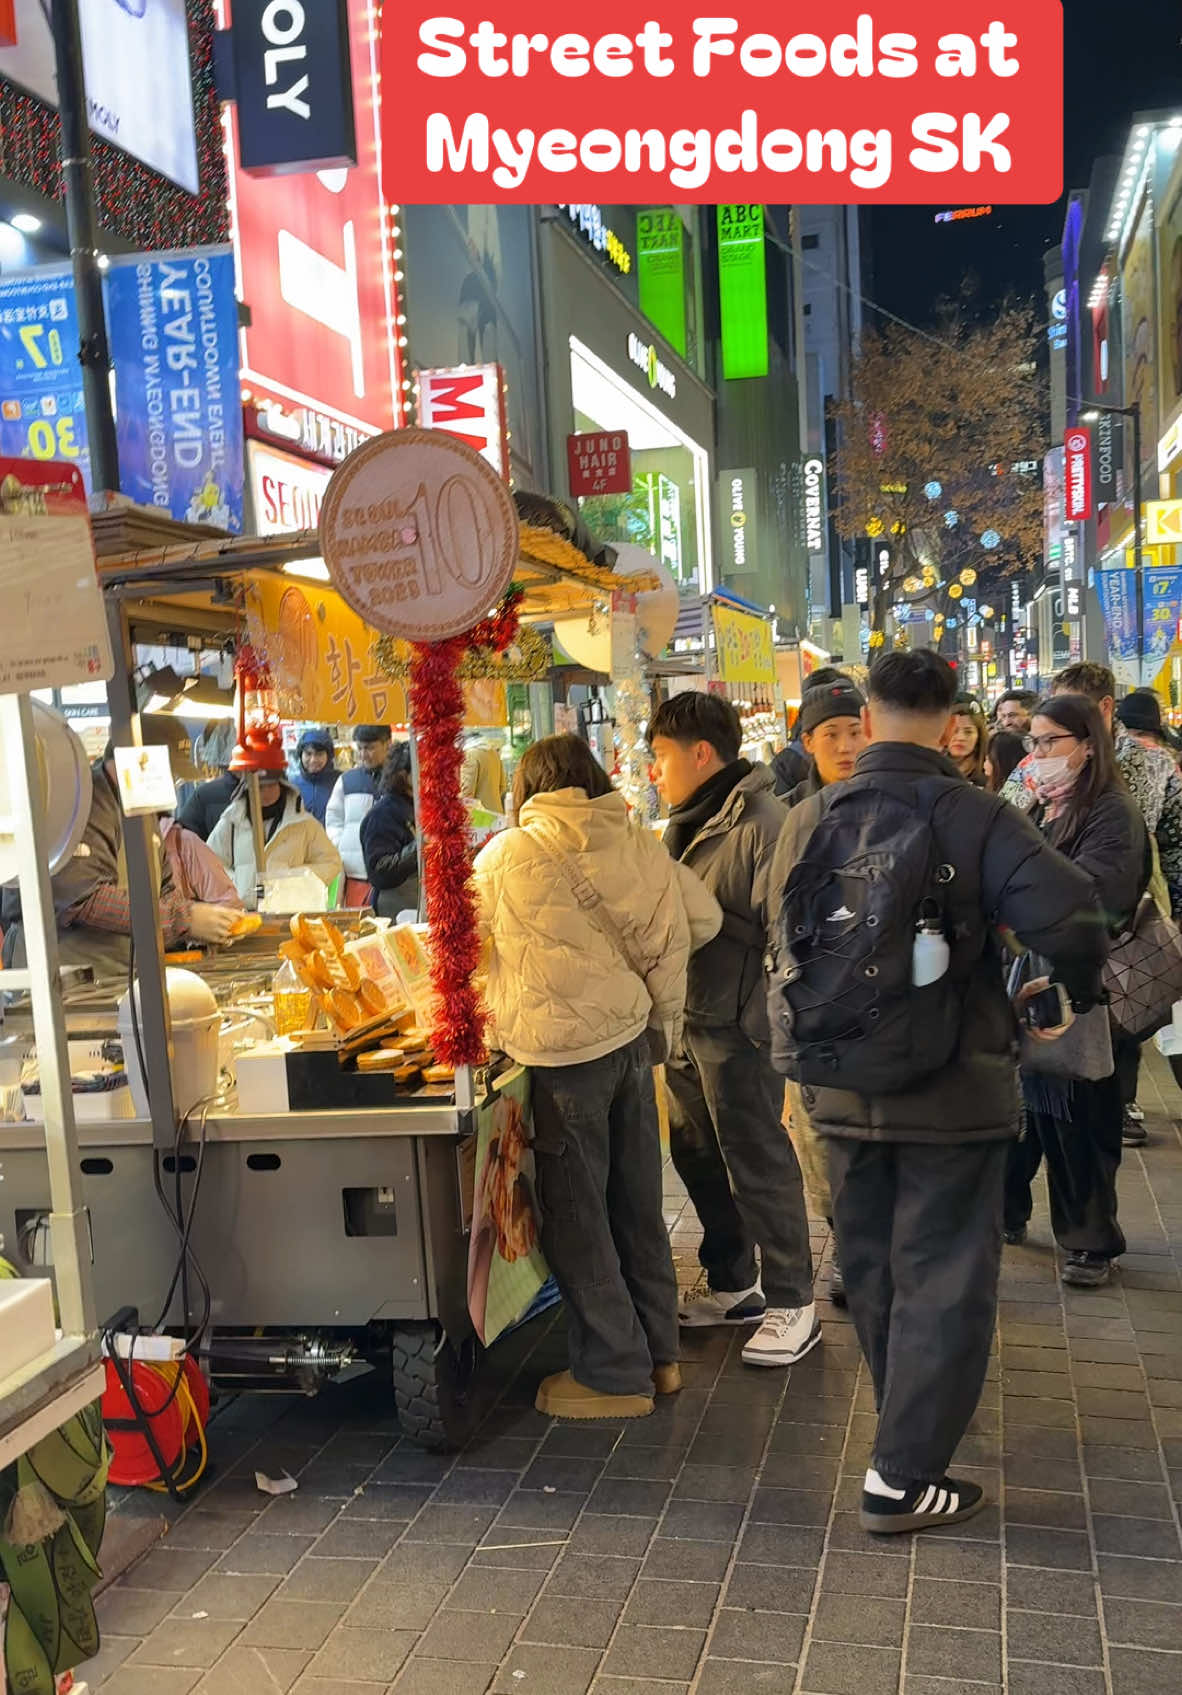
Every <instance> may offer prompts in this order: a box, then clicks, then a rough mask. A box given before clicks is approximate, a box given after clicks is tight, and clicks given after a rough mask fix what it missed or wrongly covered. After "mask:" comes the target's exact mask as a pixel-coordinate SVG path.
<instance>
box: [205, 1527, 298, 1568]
mask: <svg viewBox="0 0 1182 1695" xmlns="http://www.w3.org/2000/svg"><path fill="white" fill-rule="evenodd" d="M315 1542H316V1538H315V1537H314V1536H268V1535H267V1534H266V1533H265V1532H264V1531H261V1530H251V1531H248V1532H247V1534H246V1535H245V1536H240V1537H239V1539H238V1541H237V1542H235V1543H234V1545H233V1547H232V1548H229V1549H227V1551H226V1552H225V1553H224V1554H223V1555H222V1557H221V1559H220V1560H219V1561H218V1563H217V1567H216V1570H217V1571H218V1572H220V1573H232V1574H233V1573H237V1574H239V1575H241V1576H249V1575H251V1574H254V1575H257V1576H263V1577H286V1575H287V1573H288V1572H289V1571H290V1570H291V1569H292V1567H293V1566H294V1565H296V1564H297V1563H298V1561H300V1560H301V1559H302V1558H303V1557H304V1555H305V1554H306V1553H307V1552H308V1551H309V1549H310V1548H312V1547H313V1546H314V1545H315Z"/></svg>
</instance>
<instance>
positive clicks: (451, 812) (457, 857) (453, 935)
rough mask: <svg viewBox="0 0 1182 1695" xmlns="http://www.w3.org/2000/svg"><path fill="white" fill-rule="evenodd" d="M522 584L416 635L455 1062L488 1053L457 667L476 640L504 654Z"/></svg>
mask: <svg viewBox="0 0 1182 1695" xmlns="http://www.w3.org/2000/svg"><path fill="white" fill-rule="evenodd" d="M521 600H522V594H521V590H520V589H512V590H510V592H509V594H508V595H507V596H506V598H505V600H504V601H503V602H502V604H501V605H500V606H499V607H498V608H497V610H496V612H494V613H493V614H492V616H491V617H489V618H484V619H482V620H481V621H480V623H479V624H477V625H476V626H475V628H474V629H471V630H469V631H468V632H467V634H466V635H462V636H453V637H452V639H451V640H450V641H444V642H415V643H414V647H413V655H412V658H411V665H410V679H409V680H410V712H411V723H412V724H413V725H414V730H415V735H416V738H417V740H418V747H419V819H418V822H419V828H420V831H421V832H422V842H423V877H424V885H425V889H426V897H427V923H428V925H429V926H430V932H431V982H432V985H433V987H434V989H435V992H436V994H437V995H438V997H439V1020H438V1025H437V1028H436V1029H435V1030H434V1032H433V1033H432V1034H433V1040H434V1045H435V1054H436V1057H437V1058H438V1059H439V1060H440V1061H441V1062H442V1063H443V1064H444V1065H451V1066H458V1065H476V1064H478V1063H479V1061H480V1060H481V1059H482V1058H483V1057H484V1051H485V1050H484V1018H483V1014H482V1011H481V1007H480V1000H479V996H478V995H477V993H476V991H475V989H474V988H473V986H472V978H473V975H474V973H475V971H476V968H477V965H478V964H479V961H480V938H479V936H478V934H477V928H476V903H475V900H474V898H473V894H472V846H471V840H470V837H469V834H468V809H467V807H466V806H465V805H464V802H463V799H462V798H461V795H460V766H461V763H462V752H461V749H460V734H461V731H462V730H463V727H464V690H463V685H462V684H461V682H460V680H459V677H458V676H457V674H456V673H457V667H458V665H459V662H460V659H461V658H462V656H463V654H464V653H465V651H466V650H467V649H468V648H470V647H483V648H491V649H492V650H493V651H494V652H495V653H504V652H505V650H506V648H508V647H509V646H510V645H511V643H512V641H513V638H514V637H515V636H516V634H517V628H518V613H519V608H520V606H521Z"/></svg>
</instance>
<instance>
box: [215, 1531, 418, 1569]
mask: <svg viewBox="0 0 1182 1695" xmlns="http://www.w3.org/2000/svg"><path fill="white" fill-rule="evenodd" d="M405 1528H406V1526H405V1525H404V1524H403V1523H400V1522H399V1521H398V1520H397V1519H382V1518H358V1519H349V1518H342V1519H339V1520H338V1521H337V1523H336V1524H330V1525H329V1527H328V1529H327V1530H326V1531H325V1532H324V1534H323V1536H321V1537H320V1539H319V1541H318V1542H317V1543H316V1544H315V1546H314V1547H313V1549H312V1553H313V1554H315V1556H316V1558H317V1559H339V1560H384V1559H385V1557H386V1555H387V1554H388V1553H389V1552H390V1550H391V1548H392V1547H393V1546H394V1544H395V1542H397V1541H398V1540H399V1538H400V1537H401V1536H402V1534H403V1532H404V1530H405ZM227 1557H229V1556H227ZM222 1563H223V1566H224V1565H225V1563H226V1562H225V1561H223V1562H222ZM219 1569H220V1568H219Z"/></svg>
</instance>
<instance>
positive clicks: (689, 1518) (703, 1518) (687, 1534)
mask: <svg viewBox="0 0 1182 1695" xmlns="http://www.w3.org/2000/svg"><path fill="white" fill-rule="evenodd" d="M742 1522H743V1508H742V1507H741V1506H739V1505H738V1504H736V1503H735V1502H731V1501H672V1502H671V1503H670V1505H669V1507H668V1509H667V1511H666V1513H665V1516H664V1517H663V1518H662V1520H661V1535H662V1536H664V1537H669V1538H674V1539H677V1540H684V1541H688V1542H730V1543H733V1542H734V1540H735V1537H736V1536H737V1535H738V1532H739V1526H740V1525H741V1523H742Z"/></svg>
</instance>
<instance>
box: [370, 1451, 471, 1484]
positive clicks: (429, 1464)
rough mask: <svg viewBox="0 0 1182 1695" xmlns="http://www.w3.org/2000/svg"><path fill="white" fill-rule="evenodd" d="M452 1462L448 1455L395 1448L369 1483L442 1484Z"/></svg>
mask: <svg viewBox="0 0 1182 1695" xmlns="http://www.w3.org/2000/svg"><path fill="white" fill-rule="evenodd" d="M454 1463H455V1462H454V1460H453V1459H452V1457H451V1456H450V1455H449V1454H424V1453H423V1452H422V1451H421V1450H420V1449H418V1448H396V1449H395V1450H394V1452H393V1453H392V1454H387V1455H386V1458H385V1459H384V1460H383V1461H382V1463H381V1465H380V1466H378V1468H377V1470H376V1471H375V1472H374V1474H373V1476H372V1478H371V1479H370V1482H371V1483H430V1484H435V1483H442V1482H443V1479H444V1478H445V1477H446V1476H447V1475H448V1473H449V1472H450V1471H451V1468H452V1466H453V1464H454Z"/></svg>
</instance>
